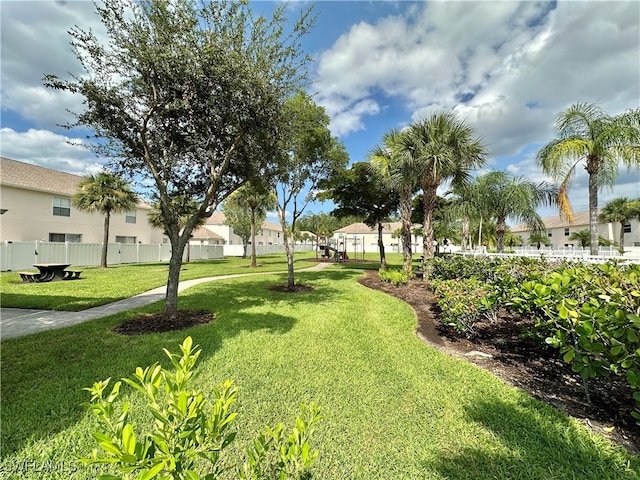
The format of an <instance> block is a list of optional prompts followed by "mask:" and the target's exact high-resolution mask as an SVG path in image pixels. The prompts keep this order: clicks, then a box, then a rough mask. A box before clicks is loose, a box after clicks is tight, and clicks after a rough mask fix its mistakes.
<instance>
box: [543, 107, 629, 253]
mask: <svg viewBox="0 0 640 480" xmlns="http://www.w3.org/2000/svg"><path fill="white" fill-rule="evenodd" d="M555 129H556V131H557V133H558V138H556V139H555V140H552V141H551V142H549V143H548V144H547V145H545V146H544V147H543V148H542V149H541V150H540V151H539V152H538V156H537V158H538V162H539V163H540V165H541V166H542V168H543V170H544V172H545V173H546V174H547V175H550V176H551V177H552V178H553V179H554V181H559V182H560V196H559V207H560V213H561V214H562V215H564V216H566V217H567V218H569V220H570V221H571V220H572V219H573V215H572V213H571V206H570V204H569V199H568V195H567V191H568V189H569V186H570V184H571V181H572V180H573V177H574V176H575V171H576V168H577V167H578V165H580V164H582V163H583V162H584V164H585V169H586V170H587V173H588V174H589V231H590V237H591V240H590V244H591V249H590V252H591V255H597V254H598V191H599V190H600V189H602V188H604V187H609V188H612V187H613V185H614V184H615V181H616V179H617V178H618V169H619V165H620V163H622V164H624V165H626V166H627V168H631V167H637V166H639V165H640V109H636V110H629V111H627V112H625V113H623V114H620V115H618V116H615V117H611V116H609V115H607V114H606V113H604V112H603V111H602V110H601V109H600V108H598V107H597V106H596V105H594V104H590V103H576V104H574V105H572V106H571V107H569V108H568V109H567V110H565V111H564V112H562V113H560V115H558V117H557V119H556V121H555Z"/></svg>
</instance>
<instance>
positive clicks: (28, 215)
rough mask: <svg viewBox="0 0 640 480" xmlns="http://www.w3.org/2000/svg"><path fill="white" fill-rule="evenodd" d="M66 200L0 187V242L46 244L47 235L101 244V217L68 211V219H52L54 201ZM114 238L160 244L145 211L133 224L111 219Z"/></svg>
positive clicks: (120, 217)
mask: <svg viewBox="0 0 640 480" xmlns="http://www.w3.org/2000/svg"><path fill="white" fill-rule="evenodd" d="M54 197H58V198H69V197H65V196H64V195H57V194H53V193H49V192H39V191H33V190H26V189H21V188H16V187H11V186H7V185H3V186H1V187H0V208H3V209H6V210H7V212H6V213H4V214H3V215H2V216H0V240H2V241H5V240H11V241H16V242H19V241H32V240H42V241H48V240H49V233H64V234H80V235H82V242H83V243H101V242H102V236H103V228H104V216H103V215H102V214H100V213H85V212H80V211H78V210H76V209H75V208H73V206H72V207H71V216H69V217H64V216H54V215H53V199H54ZM116 236H126V237H136V239H137V241H138V242H142V243H144V244H148V243H162V231H161V230H160V229H155V228H152V227H151V226H150V225H149V222H148V221H147V210H146V209H144V208H138V209H137V211H136V223H135V224H133V223H126V222H125V214H124V213H121V214H114V215H112V216H111V222H110V228H109V242H115V241H116Z"/></svg>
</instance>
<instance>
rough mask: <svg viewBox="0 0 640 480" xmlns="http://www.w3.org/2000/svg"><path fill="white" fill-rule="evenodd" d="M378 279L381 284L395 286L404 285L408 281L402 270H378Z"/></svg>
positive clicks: (407, 276) (405, 273)
mask: <svg viewBox="0 0 640 480" xmlns="http://www.w3.org/2000/svg"><path fill="white" fill-rule="evenodd" d="M378 278H379V279H380V280H382V281H383V282H388V283H391V284H392V285H396V286H398V285H404V284H405V283H407V282H408V281H409V280H410V278H409V275H408V274H407V272H405V271H404V270H380V271H378Z"/></svg>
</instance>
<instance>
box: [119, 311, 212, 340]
mask: <svg viewBox="0 0 640 480" xmlns="http://www.w3.org/2000/svg"><path fill="white" fill-rule="evenodd" d="M215 318H216V316H215V315H214V314H213V313H211V312H194V311H190V310H179V311H178V315H177V316H176V317H175V318H172V319H171V320H169V321H167V320H166V319H165V318H164V317H163V316H162V313H148V314H145V315H140V316H139V317H136V318H133V319H131V320H128V321H126V322H124V323H121V324H120V325H118V326H117V327H116V328H114V329H113V331H114V332H116V333H119V334H120V335H144V334H147V333H162V332H172V331H174V330H185V329H187V328H190V327H193V326H196V325H203V324H205V323H209V322H212V321H213V320H215Z"/></svg>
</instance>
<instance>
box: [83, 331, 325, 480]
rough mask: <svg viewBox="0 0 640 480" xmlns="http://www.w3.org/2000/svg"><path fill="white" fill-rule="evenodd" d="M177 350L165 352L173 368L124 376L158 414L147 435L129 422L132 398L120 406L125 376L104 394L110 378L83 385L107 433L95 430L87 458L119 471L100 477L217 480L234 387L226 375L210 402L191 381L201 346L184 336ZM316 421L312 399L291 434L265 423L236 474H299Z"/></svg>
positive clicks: (251, 479) (249, 477)
mask: <svg viewBox="0 0 640 480" xmlns="http://www.w3.org/2000/svg"><path fill="white" fill-rule="evenodd" d="M180 350H181V351H182V355H178V354H172V353H169V352H168V351H167V350H166V349H165V350H164V352H165V353H166V354H167V356H168V357H169V359H170V360H171V363H172V365H173V370H172V371H170V370H166V369H164V368H162V367H161V366H160V365H159V364H157V363H156V364H154V365H151V366H150V367H147V368H145V369H144V370H143V369H142V368H140V367H138V368H136V371H135V373H134V375H133V376H132V377H130V378H123V379H122V382H124V383H125V384H127V385H129V386H130V387H132V388H133V389H134V390H136V391H137V392H139V393H140V394H142V395H143V396H144V397H146V399H147V402H148V404H147V413H148V414H150V416H151V417H152V418H153V427H152V430H151V431H149V432H147V433H144V434H136V432H135V423H134V422H131V421H129V415H130V404H129V403H127V402H125V403H123V404H122V406H121V407H120V409H119V411H118V412H117V411H116V400H117V399H118V397H119V395H120V388H121V386H122V382H120V381H118V382H116V383H115V384H114V386H113V387H112V389H111V392H110V393H109V394H108V395H107V396H106V398H105V389H106V388H107V386H108V384H109V382H110V379H106V380H104V381H99V382H96V383H94V385H93V386H92V387H90V388H86V389H85V390H87V391H89V392H90V393H91V401H90V402H89V403H86V404H85V406H86V407H87V408H88V409H89V410H91V412H92V413H93V414H94V415H95V416H96V417H97V418H98V419H99V421H100V422H101V424H102V426H103V427H104V428H105V429H106V432H95V433H94V434H93V437H94V438H95V440H96V441H97V442H98V445H99V446H100V448H101V450H102V453H101V454H98V450H97V449H94V450H93V454H92V456H91V458H85V459H82V461H83V462H85V463H90V464H114V465H115V466H116V468H117V471H118V472H119V473H120V474H121V475H120V476H114V475H108V474H104V475H101V476H100V477H99V479H101V480H118V479H130V478H136V479H138V480H151V479H154V478H158V479H169V478H171V479H174V480H200V479H202V480H214V479H216V478H218V476H219V475H220V474H221V473H222V472H223V467H222V466H221V463H220V462H219V460H220V458H221V454H222V452H223V451H224V450H225V448H226V447H228V446H229V445H230V444H231V443H232V442H233V441H234V439H235V437H236V432H235V431H232V430H231V429H230V427H231V423H232V422H233V420H234V419H235V417H236V413H235V412H233V411H232V408H231V407H232V405H233V403H234V401H235V397H236V395H237V388H235V387H234V386H233V382H231V381H229V380H227V381H225V382H224V383H223V384H221V385H220V386H218V387H216V388H214V398H213V401H212V402H209V401H208V400H207V399H205V398H204V396H203V395H202V393H201V392H199V391H197V390H194V389H193V387H192V386H191V384H192V383H193V382H192V380H193V378H194V374H195V372H194V366H195V363H196V361H197V359H198V357H199V355H200V352H201V350H200V349H198V348H197V347H195V348H194V347H193V345H192V340H191V337H187V338H186V339H185V340H184V342H183V343H182V345H180ZM319 419H320V413H319V410H318V408H317V407H316V406H315V405H313V404H311V405H309V406H308V407H307V406H303V407H302V413H301V414H300V415H299V416H298V418H297V419H296V426H295V427H294V428H293V429H292V431H291V433H290V434H286V433H285V430H284V426H283V425H281V424H278V425H277V426H276V427H275V428H271V427H265V429H264V430H263V431H262V432H260V434H259V435H258V438H257V439H256V440H255V441H254V445H253V447H252V449H251V450H249V452H248V455H247V457H248V458H247V460H246V461H245V462H244V464H243V465H242V467H237V472H236V473H237V477H238V478H241V479H245V480H258V479H267V478H268V479H272V478H278V479H281V480H284V479H289V478H300V475H301V474H302V472H304V471H305V469H307V468H308V467H309V466H310V465H311V463H312V462H313V461H314V460H315V458H316V457H317V456H318V452H317V451H311V447H310V443H309V441H310V438H311V435H312V433H313V426H314V424H315V423H316V422H317V421H318V420H319ZM202 472H206V473H202Z"/></svg>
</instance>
